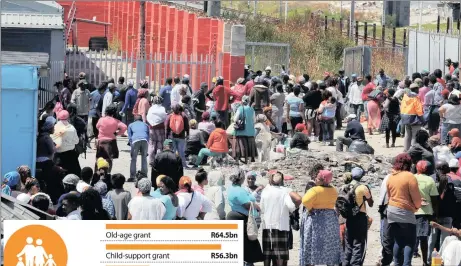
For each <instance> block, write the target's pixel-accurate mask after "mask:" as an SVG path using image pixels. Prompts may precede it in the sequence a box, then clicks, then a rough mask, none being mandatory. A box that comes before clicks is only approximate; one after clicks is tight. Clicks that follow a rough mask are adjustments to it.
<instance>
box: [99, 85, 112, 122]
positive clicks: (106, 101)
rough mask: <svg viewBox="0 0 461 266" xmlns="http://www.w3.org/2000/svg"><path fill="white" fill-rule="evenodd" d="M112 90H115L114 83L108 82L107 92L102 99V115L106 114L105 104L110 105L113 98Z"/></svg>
mask: <svg viewBox="0 0 461 266" xmlns="http://www.w3.org/2000/svg"><path fill="white" fill-rule="evenodd" d="M114 91H115V84H114V83H109V85H107V92H106V93H105V94H104V98H103V100H102V111H101V114H102V116H106V108H107V106H109V105H111V104H112V102H113V99H114Z"/></svg>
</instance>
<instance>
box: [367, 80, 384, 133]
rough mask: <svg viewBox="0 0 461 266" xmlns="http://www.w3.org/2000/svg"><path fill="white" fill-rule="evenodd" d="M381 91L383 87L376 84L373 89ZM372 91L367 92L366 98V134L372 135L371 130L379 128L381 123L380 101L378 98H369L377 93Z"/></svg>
mask: <svg viewBox="0 0 461 266" xmlns="http://www.w3.org/2000/svg"><path fill="white" fill-rule="evenodd" d="M375 90H379V91H381V92H382V91H383V88H382V87H381V86H378V87H376V88H375V89H374V91H375ZM374 91H372V92H371V93H369V94H368V100H367V112H368V119H367V123H368V134H370V135H372V134H373V130H376V129H379V126H380V125H381V108H380V102H379V100H380V99H378V98H376V97H375V98H370V95H378V94H376V93H375V92H374Z"/></svg>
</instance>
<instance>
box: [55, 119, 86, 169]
mask: <svg viewBox="0 0 461 266" xmlns="http://www.w3.org/2000/svg"><path fill="white" fill-rule="evenodd" d="M57 118H58V120H59V121H58V123H56V125H55V126H54V133H53V135H52V139H53V141H54V143H55V144H56V153H55V154H54V159H55V161H56V164H57V165H58V166H60V167H62V168H64V169H66V170H67V172H68V173H69V174H75V175H79V174H80V171H81V170H82V169H81V168H80V163H79V161H78V155H79V154H78V153H77V151H76V150H75V146H76V145H77V144H78V143H79V138H78V135H77V130H76V129H75V127H74V126H73V125H72V124H70V123H69V112H67V111H66V110H62V111H60V112H59V113H58V114H57Z"/></svg>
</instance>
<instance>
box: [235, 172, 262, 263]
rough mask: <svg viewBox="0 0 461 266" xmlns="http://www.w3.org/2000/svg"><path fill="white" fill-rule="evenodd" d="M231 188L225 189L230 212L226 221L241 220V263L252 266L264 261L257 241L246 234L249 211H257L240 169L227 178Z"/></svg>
mask: <svg viewBox="0 0 461 266" xmlns="http://www.w3.org/2000/svg"><path fill="white" fill-rule="evenodd" d="M229 179H230V181H231V182H232V186H230V187H229V188H228V189H227V199H228V201H229V205H230V207H231V211H230V212H229V213H228V214H227V217H226V220H243V261H244V262H245V265H254V263H256V262H261V261H263V260H264V256H263V253H262V250H261V244H260V243H259V240H257V239H256V240H249V239H248V234H247V223H248V215H249V210H250V209H253V211H254V212H255V209H256V210H258V211H259V206H258V204H256V203H255V201H256V199H255V197H253V195H251V193H249V192H248V191H246V190H245V189H244V188H243V187H242V184H243V182H244V181H245V172H244V171H243V170H242V169H239V168H237V169H234V170H233V171H232V173H231V174H230V176H229Z"/></svg>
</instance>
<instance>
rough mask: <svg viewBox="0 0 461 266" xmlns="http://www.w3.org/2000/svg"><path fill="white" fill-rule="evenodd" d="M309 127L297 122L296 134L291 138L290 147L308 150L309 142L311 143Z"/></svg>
mask: <svg viewBox="0 0 461 266" xmlns="http://www.w3.org/2000/svg"><path fill="white" fill-rule="evenodd" d="M306 133H307V129H306V126H305V125H304V124H297V125H296V127H295V134H294V135H293V138H292V139H291V143H290V149H295V148H296V149H300V150H305V151H307V150H308V146H309V143H311V141H310V139H309V137H308V136H307V134H306Z"/></svg>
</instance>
